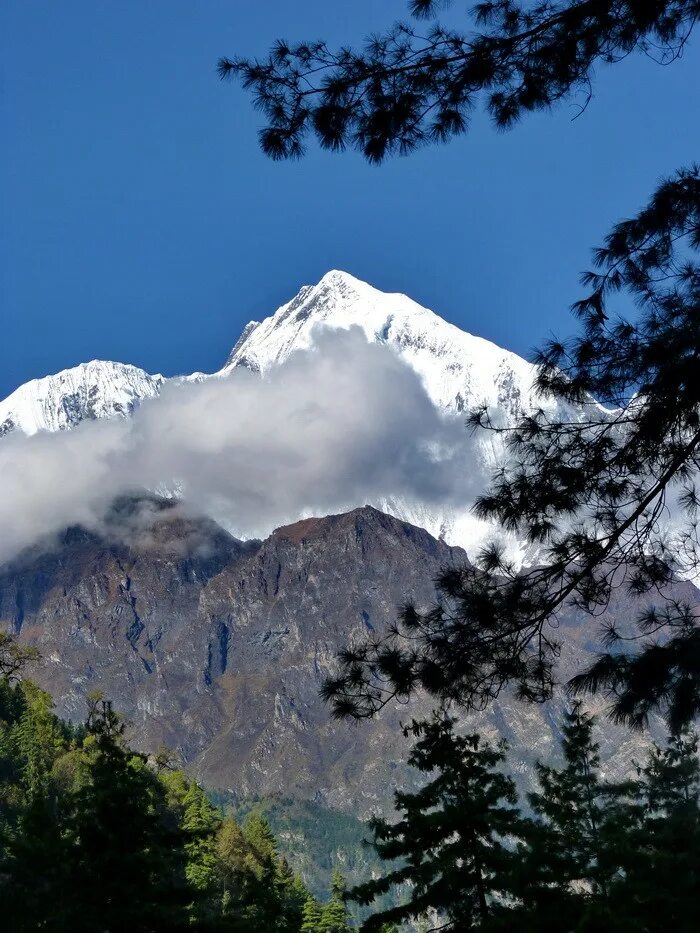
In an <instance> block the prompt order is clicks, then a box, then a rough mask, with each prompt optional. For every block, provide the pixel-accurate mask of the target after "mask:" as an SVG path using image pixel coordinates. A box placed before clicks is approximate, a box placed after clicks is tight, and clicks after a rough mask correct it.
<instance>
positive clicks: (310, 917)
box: [301, 894, 322, 933]
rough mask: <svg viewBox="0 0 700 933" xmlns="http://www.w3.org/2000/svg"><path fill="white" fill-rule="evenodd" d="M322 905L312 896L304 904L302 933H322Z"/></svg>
mask: <svg viewBox="0 0 700 933" xmlns="http://www.w3.org/2000/svg"><path fill="white" fill-rule="evenodd" d="M321 922H322V910H321V905H320V904H319V902H318V901H317V900H316V898H315V897H313V896H312V895H311V894H309V896H308V897H307V898H306V901H305V902H304V909H303V911H302V922H301V933H321V930H322V928H321Z"/></svg>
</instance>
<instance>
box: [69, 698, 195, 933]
mask: <svg viewBox="0 0 700 933" xmlns="http://www.w3.org/2000/svg"><path fill="white" fill-rule="evenodd" d="M88 732H89V735H88V737H87V738H86V740H85V743H84V756H83V767H82V784H81V786H80V788H79V790H78V791H77V792H76V793H75V795H74V798H73V800H72V801H71V804H72V807H71V812H70V814H69V817H68V820H67V827H66V829H67V835H68V839H69V842H70V848H69V852H68V865H67V869H66V870H67V872H68V874H69V877H70V878H71V886H70V898H71V901H70V904H71V913H70V918H69V919H70V929H72V930H74V931H76V933H78V931H83V930H84V931H85V933H94V931H95V930H98V929H114V930H130V931H140V930H142V931H144V933H146V931H152V930H154V929H164V928H169V929H173V930H175V929H178V928H179V927H180V926H182V925H184V922H185V915H184V906H185V904H186V902H187V900H189V892H188V889H187V886H186V883H185V877H184V864H183V861H184V859H183V857H182V854H183V846H182V838H181V836H180V834H179V833H178V832H177V831H174V830H173V829H172V828H170V827H169V826H168V825H167V821H166V818H165V792H164V789H163V787H162V785H161V784H160V782H159V781H158V778H157V776H156V775H155V774H154V773H153V772H152V771H151V770H150V769H149V768H148V766H147V763H146V761H145V758H144V756H141V755H136V754H134V753H133V752H131V751H130V750H129V749H128V748H127V747H126V745H125V743H124V738H123V736H124V724H123V723H122V722H121V721H120V720H119V717H118V716H117V715H116V714H115V713H114V712H113V710H112V706H111V703H109V702H108V701H105V700H104V699H102V698H101V697H99V696H97V697H93V698H91V700H90V711H89V719H88Z"/></svg>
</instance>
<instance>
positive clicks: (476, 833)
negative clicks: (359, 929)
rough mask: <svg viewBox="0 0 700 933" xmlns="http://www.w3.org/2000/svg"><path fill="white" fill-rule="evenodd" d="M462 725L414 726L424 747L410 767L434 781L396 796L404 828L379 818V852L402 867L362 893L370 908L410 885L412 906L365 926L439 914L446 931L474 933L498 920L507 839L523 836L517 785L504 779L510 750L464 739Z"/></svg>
mask: <svg viewBox="0 0 700 933" xmlns="http://www.w3.org/2000/svg"><path fill="white" fill-rule="evenodd" d="M454 722H455V721H454V720H452V719H449V718H446V717H443V716H439V715H434V717H433V718H432V720H430V721H428V722H421V723H418V722H415V721H414V723H413V725H412V729H413V732H414V734H415V735H416V736H417V737H418V741H417V742H416V744H415V745H414V747H413V749H412V751H411V754H410V756H409V763H410V764H412V765H413V766H414V767H416V768H418V769H419V770H420V771H421V772H423V773H424V774H426V775H431V774H433V775H434V776H433V777H432V779H431V780H430V781H429V782H428V783H427V784H426V785H425V786H424V787H423V788H422V789H421V790H419V791H417V792H415V793H408V792H400V791H397V793H396V794H395V806H396V809H397V811H399V813H400V818H399V820H398V822H396V823H390V822H387V821H385V820H382V819H374V820H372V821H371V823H370V825H371V827H372V830H373V833H374V837H375V841H374V846H375V848H376V850H377V852H378V853H379V854H380V855H381V856H382V857H383V858H385V859H390V860H398V862H397V867H395V868H392V869H391V870H390V871H389V872H388V873H387V875H386V876H385V877H383V878H380V879H377V880H372V881H369V882H367V883H365V884H361V885H359V886H358V887H356V888H354V889H353V890H352V891H351V892H350V898H351V899H352V900H354V901H357V902H359V903H360V904H364V905H369V904H371V903H372V901H373V900H374V899H375V898H376V897H377V896H378V895H381V894H384V893H385V892H387V891H389V890H390V889H391V888H392V887H394V886H395V885H401V884H407V883H408V884H410V885H411V896H410V900H409V901H408V902H407V903H405V904H403V905H400V906H398V907H394V908H389V909H387V910H383V911H380V912H378V913H376V914H374V915H373V916H372V917H370V918H369V920H367V921H366V922H365V924H364V926H363V929H365V930H380V929H381V927H382V925H383V924H385V923H394V922H397V921H404V920H408V919H415V918H417V917H419V916H421V915H422V914H425V913H426V912H430V911H436V912H437V913H438V914H439V915H440V917H441V918H444V919H443V920H442V925H441V927H440V928H441V929H444V930H448V929H449V930H471V929H475V928H476V927H477V926H478V925H479V924H480V923H483V922H484V921H485V920H486V919H487V918H488V917H489V916H490V914H491V911H492V907H493V905H494V903H496V902H497V900H498V899H499V897H500V895H501V894H502V892H503V891H504V890H506V889H507V886H508V881H507V879H508V876H509V872H510V870H511V866H512V858H513V856H512V853H511V852H510V849H509V846H508V845H507V844H506V839H507V838H509V837H513V836H516V835H517V834H518V832H519V825H520V819H519V811H518V810H517V808H516V806H515V804H516V800H517V796H516V792H515V785H514V784H513V781H512V780H511V779H510V778H509V777H507V776H506V775H504V774H503V773H501V771H500V770H499V767H500V766H501V764H502V762H503V760H504V753H503V749H502V748H499V749H493V748H491V747H490V746H488V745H485V744H483V743H482V742H481V740H480V738H479V736H477V735H467V736H459V735H457V734H455V732H454Z"/></svg>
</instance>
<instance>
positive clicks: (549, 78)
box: [219, 0, 700, 162]
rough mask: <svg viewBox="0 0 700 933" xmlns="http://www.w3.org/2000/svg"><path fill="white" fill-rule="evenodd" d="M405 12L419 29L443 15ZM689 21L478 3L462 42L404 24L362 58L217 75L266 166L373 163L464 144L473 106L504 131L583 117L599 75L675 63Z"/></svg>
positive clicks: (226, 65)
mask: <svg viewBox="0 0 700 933" xmlns="http://www.w3.org/2000/svg"><path fill="white" fill-rule="evenodd" d="M442 5H448V4H446V3H443V4H442ZM409 6H410V10H411V13H412V14H413V16H414V17H415V18H416V19H417V20H421V19H422V20H426V19H430V18H431V17H433V16H434V15H435V13H436V12H437V8H438V7H439V6H440V4H439V3H437V2H435V0H412V2H411V3H410V4H409ZM698 13H700V3H698V0H568V2H551V0H542V2H537V3H535V4H520V3H517V2H514V0H484V2H481V3H479V4H477V5H476V6H475V7H474V9H473V10H472V13H471V17H470V20H471V22H470V23H469V27H470V28H469V29H468V31H465V30H463V29H453V28H447V27H445V26H442V25H440V24H439V23H438V22H433V23H431V24H430V25H428V26H425V27H421V26H420V25H419V23H417V22H416V23H410V22H409V23H406V22H403V23H399V24H398V25H396V26H395V27H393V28H392V29H391V30H390V31H389V32H387V33H385V34H384V35H378V36H373V37H371V38H370V39H369V40H368V41H367V42H366V44H365V46H364V48H362V49H359V50H357V49H352V48H349V47H343V48H340V49H337V50H334V49H332V48H330V47H329V46H328V44H327V43H326V42H323V41H317V42H301V43H298V44H296V45H295V44H290V43H288V42H286V41H278V42H277V43H275V45H274V46H273V47H272V49H271V51H270V55H269V57H268V58H267V59H265V60H262V61H260V60H257V59H255V60H251V59H245V58H233V59H231V58H222V59H221V60H220V61H219V73H220V75H221V76H222V77H231V76H235V77H237V78H239V79H240V80H241V82H242V84H243V87H244V88H246V89H247V90H249V91H250V92H251V93H252V95H253V100H254V104H255V106H256V107H257V108H258V109H259V110H261V111H262V112H263V114H264V115H265V118H266V120H267V126H266V127H265V128H264V129H263V130H262V132H261V134H260V141H261V145H262V148H263V150H264V152H265V153H267V155H269V156H271V157H272V158H274V159H283V158H288V157H290V156H291V157H298V156H301V155H302V154H303V153H304V140H305V138H306V137H307V136H308V135H311V134H313V135H315V136H316V138H317V139H318V141H319V142H320V144H321V145H322V146H323V147H324V148H326V149H331V150H339V149H344V148H345V147H347V146H352V147H354V148H356V149H359V150H360V151H361V152H362V153H363V154H364V155H365V157H366V158H367V159H369V160H370V161H372V162H379V161H381V160H382V159H383V158H384V157H385V156H386V155H388V154H391V153H396V152H398V153H406V152H410V151H411V150H413V149H415V148H416V147H417V146H420V145H421V144H423V143H430V142H442V141H445V140H448V139H450V138H451V137H453V136H455V135H457V134H460V133H464V132H465V131H466V130H467V129H468V126H469V117H470V114H471V113H472V111H473V110H474V108H475V107H476V106H477V104H479V103H480V102H483V104H484V106H485V108H486V110H487V111H488V112H489V114H490V115H491V117H492V118H493V120H494V122H495V123H496V125H497V126H498V127H501V128H507V127H510V126H511V125H512V124H513V123H515V122H516V121H517V120H518V118H519V117H520V116H521V115H523V114H524V113H528V112H531V111H536V110H542V109H547V108H550V107H552V106H553V105H554V104H556V103H557V102H559V101H561V100H564V99H567V98H571V97H572V95H575V94H576V93H578V94H579V95H580V97H581V100H580V106H582V107H583V106H585V105H586V102H587V101H588V99H590V96H591V94H592V87H593V73H594V69H595V67H596V66H597V65H599V64H604V63H606V64H610V63H613V62H617V61H619V60H620V59H622V58H624V57H625V56H627V55H629V54H631V53H633V52H643V53H646V54H648V55H651V56H653V57H654V58H655V59H657V60H659V61H662V62H668V61H671V60H673V59H674V58H676V57H677V56H678V55H679V54H680V52H681V50H682V48H683V45H684V44H685V42H686V40H687V38H688V36H689V34H690V31H691V29H692V27H693V25H694V23H695V20H696V19H697V16H698Z"/></svg>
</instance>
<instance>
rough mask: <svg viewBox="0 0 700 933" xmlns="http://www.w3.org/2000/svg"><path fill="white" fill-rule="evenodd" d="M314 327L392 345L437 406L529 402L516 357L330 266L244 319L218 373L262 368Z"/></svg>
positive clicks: (518, 407)
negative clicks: (272, 306)
mask: <svg viewBox="0 0 700 933" xmlns="http://www.w3.org/2000/svg"><path fill="white" fill-rule="evenodd" d="M319 326H325V327H330V328H341V329H345V328H349V327H352V326H359V327H361V328H362V330H363V331H364V332H365V335H366V336H367V339H368V340H370V341H372V342H377V343H383V344H386V345H388V346H390V347H392V348H393V349H394V350H395V351H396V352H397V353H398V354H399V355H400V356H401V357H402V358H403V359H404V360H405V361H406V362H407V363H408V364H409V365H410V366H411V367H412V368H414V369H415V370H416V371H417V372H418V373H419V375H420V376H421V377H422V379H423V382H424V384H425V386H426V389H427V390H428V393H429V395H430V396H431V398H432V399H433V401H434V402H435V404H437V405H438V406H440V407H441V408H443V409H445V410H448V411H453V412H461V411H464V410H466V409H468V408H470V407H472V406H474V405H479V404H482V403H486V404H488V405H490V406H499V407H503V406H505V407H506V408H507V409H508V411H507V412H504V414H507V415H508V416H514V415H515V416H517V415H518V414H520V412H521V411H522V409H523V408H524V407H525V408H527V407H530V406H531V405H532V404H534V399H532V398H531V391H530V390H531V385H532V380H533V375H534V369H533V367H532V366H531V364H529V363H528V362H526V361H525V360H523V359H522V358H521V357H519V356H516V354H514V353H511V352H509V351H508V350H503V349H502V348H501V347H498V346H496V345H495V344H493V343H491V342H490V341H488V340H484V339H483V338H481V337H476V336H474V335H473V334H469V333H466V332H465V331H463V330H460V328H458V327H455V326H454V325H453V324H450V323H448V322H447V321H445V320H444V319H443V318H441V317H439V316H438V315H437V314H435V313H434V312H433V311H430V310H428V309H427V308H424V307H422V306H421V305H419V304H418V303H417V302H415V301H413V300H412V299H411V298H409V297H408V296H407V295H403V294H400V293H394V294H387V293H385V292H382V291H379V290H378V289H376V288H374V287H373V286H371V285H368V284H367V283H366V282H362V281H360V280H359V279H356V278H355V277H354V276H352V275H350V274H349V273H347V272H341V271H338V270H332V271H331V272H327V273H326V275H324V276H323V278H322V279H321V280H320V282H318V284H317V285H305V286H304V287H303V288H302V289H301V290H300V291H299V293H298V294H297V295H296V296H295V297H294V298H293V299H292V300H291V301H290V302H288V303H287V304H285V305H282V307H281V308H279V309H278V310H277V311H276V312H275V313H274V314H273V315H271V316H270V317H268V318H265V320H264V321H262V322H257V321H251V323H250V324H248V325H247V327H246V328H245V330H244V331H243V334H242V335H241V338H240V339H239V341H238V342H237V344H236V345H235V347H234V348H233V350H232V351H231V354H230V356H229V358H228V360H227V363H226V366H225V367H224V369H223V370H222V374H223V373H226V372H230V371H231V370H232V369H234V368H235V367H236V366H245V367H247V368H248V369H251V370H253V371H255V372H264V371H265V370H267V369H269V368H270V366H273V365H275V364H277V363H280V362H282V361H283V360H284V359H286V357H287V356H288V355H289V354H290V353H291V352H292V351H293V350H296V349H300V348H305V347H308V346H310V345H311V344H312V343H313V332H314V329H315V328H317V327H319Z"/></svg>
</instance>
